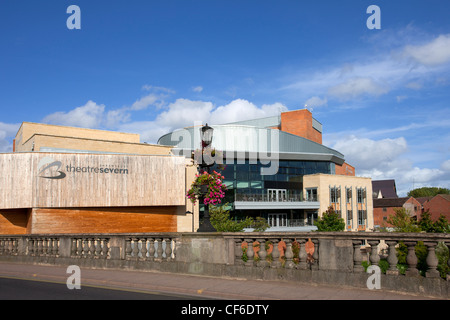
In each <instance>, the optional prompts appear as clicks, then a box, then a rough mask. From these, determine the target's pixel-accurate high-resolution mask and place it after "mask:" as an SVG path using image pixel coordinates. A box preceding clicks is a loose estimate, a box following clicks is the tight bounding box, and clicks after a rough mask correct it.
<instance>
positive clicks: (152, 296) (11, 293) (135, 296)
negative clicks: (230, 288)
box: [0, 277, 198, 300]
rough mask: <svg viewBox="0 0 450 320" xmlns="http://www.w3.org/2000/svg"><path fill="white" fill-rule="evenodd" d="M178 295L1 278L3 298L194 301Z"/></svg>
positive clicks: (0, 286)
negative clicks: (73, 287) (73, 286)
mask: <svg viewBox="0 0 450 320" xmlns="http://www.w3.org/2000/svg"><path fill="white" fill-rule="evenodd" d="M193 299H198V298H196V297H189V296H184V295H176V294H163V293H160V292H151V291H145V292H144V291H134V290H126V289H115V288H106V287H98V286H85V285H84V286H82V287H81V288H80V289H68V287H67V285H66V284H65V283H58V282H50V281H43V280H26V279H18V278H3V277H0V300H193Z"/></svg>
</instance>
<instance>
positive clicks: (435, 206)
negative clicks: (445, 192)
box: [423, 195, 450, 221]
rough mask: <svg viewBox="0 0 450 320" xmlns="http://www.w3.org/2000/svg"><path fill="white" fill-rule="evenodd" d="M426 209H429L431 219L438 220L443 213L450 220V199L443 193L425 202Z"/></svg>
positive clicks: (424, 207)
mask: <svg viewBox="0 0 450 320" xmlns="http://www.w3.org/2000/svg"><path fill="white" fill-rule="evenodd" d="M423 209H424V211H427V210H428V211H429V212H430V214H431V219H432V220H433V221H436V220H437V219H439V216H440V215H441V214H443V215H444V216H445V217H446V218H447V221H450V201H449V200H447V199H446V198H444V197H443V196H442V195H437V196H435V197H433V198H432V199H430V200H428V201H427V202H425V203H424V204H423Z"/></svg>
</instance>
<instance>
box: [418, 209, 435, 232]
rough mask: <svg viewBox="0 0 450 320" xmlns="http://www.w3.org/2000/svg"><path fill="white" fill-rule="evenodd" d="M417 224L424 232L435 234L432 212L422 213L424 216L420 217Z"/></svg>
mask: <svg viewBox="0 0 450 320" xmlns="http://www.w3.org/2000/svg"><path fill="white" fill-rule="evenodd" d="M417 224H418V226H419V227H420V229H421V230H422V231H425V232H435V230H434V223H433V220H431V214H430V211H428V210H427V211H425V212H424V213H422V215H421V216H420V220H419V222H418V223H417Z"/></svg>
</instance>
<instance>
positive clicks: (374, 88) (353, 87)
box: [328, 77, 389, 101]
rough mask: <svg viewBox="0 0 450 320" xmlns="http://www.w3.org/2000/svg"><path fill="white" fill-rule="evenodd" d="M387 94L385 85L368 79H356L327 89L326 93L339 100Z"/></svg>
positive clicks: (387, 90)
mask: <svg viewBox="0 0 450 320" xmlns="http://www.w3.org/2000/svg"><path fill="white" fill-rule="evenodd" d="M387 92H389V87H388V86H387V85H386V84H382V83H380V82H376V81H375V80H373V79H372V78H370V77H357V78H353V79H349V80H347V81H345V82H343V83H340V84H338V85H335V86H332V87H331V88H329V90H328V93H329V94H330V95H332V96H334V97H336V98H339V99H341V100H344V101H346V100H350V99H355V98H357V97H359V96H362V95H372V96H379V95H382V94H385V93H387Z"/></svg>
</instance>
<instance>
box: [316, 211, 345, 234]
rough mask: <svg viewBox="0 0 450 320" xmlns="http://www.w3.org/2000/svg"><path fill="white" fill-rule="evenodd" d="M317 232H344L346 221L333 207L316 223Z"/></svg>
mask: <svg viewBox="0 0 450 320" xmlns="http://www.w3.org/2000/svg"><path fill="white" fill-rule="evenodd" d="M314 225H315V226H316V227H317V231H344V230H345V221H344V219H342V218H341V216H340V215H339V214H337V213H336V212H335V211H334V209H333V207H331V206H330V207H329V208H328V209H327V211H325V212H324V213H322V217H319V219H318V220H316V221H315V222H314Z"/></svg>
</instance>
